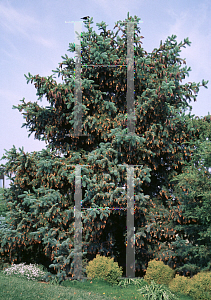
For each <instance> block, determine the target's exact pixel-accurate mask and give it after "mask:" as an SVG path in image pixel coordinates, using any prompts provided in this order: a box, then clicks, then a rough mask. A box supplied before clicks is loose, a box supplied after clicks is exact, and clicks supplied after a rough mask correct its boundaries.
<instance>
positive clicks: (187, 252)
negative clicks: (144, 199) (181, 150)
mask: <svg viewBox="0 0 211 300" xmlns="http://www.w3.org/2000/svg"><path fill="white" fill-rule="evenodd" d="M194 124H195V126H196V127H197V128H198V129H197V130H198V134H197V140H195V141H191V142H190V143H191V146H195V147H196V149H195V151H194V153H193V155H192V159H191V161H190V162H188V163H186V164H185V166H184V168H183V170H182V173H181V174H179V175H177V176H175V177H174V178H173V179H172V180H171V182H174V195H177V197H178V198H179V199H181V208H182V216H183V219H182V220H181V222H180V224H179V225H177V226H175V229H176V230H177V232H178V233H177V239H176V241H175V242H173V243H172V250H171V251H172V253H173V256H174V258H175V259H176V260H177V259H178V258H180V259H181V258H182V259H183V260H184V261H185V264H184V265H183V266H181V267H180V268H178V271H181V272H183V273H181V274H182V275H183V274H184V273H185V272H187V274H188V275H190V276H191V277H192V276H193V275H194V274H196V273H197V272H198V271H199V270H211V265H210V260H211V233H210V228H211V217H210V216H211V194H210V188H211V176H210V172H209V168H210V167H211V145H210V139H211V126H210V125H211V116H210V115H209V114H208V115H207V116H205V117H204V118H203V119H199V120H197V119H195V120H194ZM183 147H184V145H183Z"/></svg>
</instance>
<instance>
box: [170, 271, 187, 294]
mask: <svg viewBox="0 0 211 300" xmlns="http://www.w3.org/2000/svg"><path fill="white" fill-rule="evenodd" d="M190 280H191V278H187V277H185V276H180V275H179V274H176V276H175V278H173V279H172V280H171V281H170V283H169V289H170V290H171V291H172V292H180V293H182V294H189V291H190Z"/></svg>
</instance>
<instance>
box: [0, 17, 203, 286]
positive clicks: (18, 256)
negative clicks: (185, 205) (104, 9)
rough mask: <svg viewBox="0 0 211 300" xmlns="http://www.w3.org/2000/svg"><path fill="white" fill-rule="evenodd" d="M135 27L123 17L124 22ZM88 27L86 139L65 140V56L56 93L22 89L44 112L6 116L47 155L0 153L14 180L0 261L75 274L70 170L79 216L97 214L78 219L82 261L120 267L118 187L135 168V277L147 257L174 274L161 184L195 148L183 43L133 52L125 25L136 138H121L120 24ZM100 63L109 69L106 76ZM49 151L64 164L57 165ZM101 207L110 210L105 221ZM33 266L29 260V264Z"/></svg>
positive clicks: (167, 196)
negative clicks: (17, 120) (99, 258)
mask: <svg viewBox="0 0 211 300" xmlns="http://www.w3.org/2000/svg"><path fill="white" fill-rule="evenodd" d="M139 20H140V18H138V17H136V16H135V17H134V18H133V17H129V13H128V16H127V18H126V20H125V21H132V22H135V21H137V22H138V21H139ZM87 22H89V24H88V23H87ZM92 23H93V21H92V18H91V19H89V20H88V21H85V24H86V25H85V27H86V28H87V32H82V40H81V45H82V53H81V66H82V67H83V70H82V73H81V84H82V103H83V104H82V106H81V107H82V111H83V119H82V128H83V134H84V135H87V136H79V137H74V136H72V135H71V134H72V133H73V124H74V113H75V111H77V109H76V110H75V108H74V105H75V98H74V91H75V89H74V87H75V82H77V80H75V77H74V75H75V74H74V70H75V62H74V60H73V59H72V58H68V56H67V55H65V57H64V56H62V59H63V61H62V62H61V63H60V64H59V68H58V69H57V70H56V71H54V72H55V73H54V75H55V74H56V73H57V74H58V76H60V75H62V83H61V84H57V82H56V80H55V79H54V78H55V77H53V76H52V75H51V76H48V77H43V76H39V75H35V76H33V75H31V74H30V73H28V76H26V75H25V77H26V79H27V83H29V82H30V81H31V83H33V82H34V85H35V88H36V90H37V95H38V96H39V97H38V100H41V99H42V97H43V96H45V97H46V98H47V100H48V101H49V103H50V106H47V107H44V108H43V107H40V106H39V105H38V104H37V102H36V103H31V102H28V103H25V99H23V100H21V101H22V102H23V103H22V104H20V105H18V106H17V107H16V106H14V107H13V108H15V109H18V110H19V111H20V112H22V110H24V111H25V112H24V113H23V115H24V118H25V119H26V123H24V124H23V126H27V127H30V130H29V131H30V132H31V133H30V134H29V136H30V135H31V134H32V133H33V132H34V133H35V138H37V139H39V140H40V139H41V140H44V141H45V142H46V143H48V145H47V148H46V149H43V150H42V151H40V152H33V153H25V152H24V150H23V148H22V149H20V148H19V150H20V153H18V152H17V151H16V148H15V146H14V145H13V148H12V149H10V151H7V150H6V149H5V151H6V156H5V155H4V156H3V157H2V159H7V163H6V164H5V165H1V166H2V167H3V170H4V174H5V175H7V176H8V177H10V178H11V176H10V175H9V173H10V172H14V173H15V177H14V178H11V180H12V184H11V186H10V188H9V189H8V190H7V191H6V190H4V193H3V197H4V200H5V201H7V205H8V208H9V212H8V213H7V220H6V222H7V225H8V228H9V229H10V231H6V230H3V231H2V232H1V234H0V242H1V245H0V254H1V256H2V259H3V260H4V261H6V260H9V261H11V262H15V261H16V262H17V263H20V262H21V260H22V259H23V255H22V254H23V252H24V251H26V249H28V250H30V251H31V253H33V251H34V253H39V256H41V255H42V256H44V255H45V259H46V260H47V259H48V260H50V262H51V264H50V263H49V268H54V270H52V272H53V271H55V272H56V274H57V276H58V279H59V282H61V281H62V280H64V278H65V277H66V276H67V275H68V274H73V269H74V262H73V256H74V252H73V250H74V249H73V248H74V245H73V244H74V192H75V169H74V168H75V166H76V165H77V164H80V165H81V171H82V172H81V175H82V207H83V208H90V207H91V208H92V209H96V210H83V212H82V225H83V226H82V227H83V229H82V233H83V244H82V252H83V255H84V256H85V255H87V257H86V258H87V259H89V260H91V259H92V258H93V256H95V255H96V253H102V254H103V255H104V256H107V255H108V254H110V255H111V256H112V257H115V258H116V259H117V262H121V264H122V263H123V261H125V260H126V224H125V223H126V222H125V219H126V211H125V210H120V209H119V208H120V207H121V208H125V207H126V204H127V195H126V191H124V192H122V193H121V191H122V190H121V188H120V187H118V185H119V184H120V185H121V186H122V185H123V184H125V183H126V182H127V173H126V172H125V171H126V170H127V169H126V165H134V166H136V165H141V166H137V167H135V170H134V194H135V197H134V200H135V212H134V219H135V220H134V226H135V228H136V233H135V242H136V247H135V248H136V266H135V267H136V276H137V275H139V276H140V275H142V273H143V272H145V271H146V266H147V264H148V262H149V260H150V259H152V258H155V257H157V258H158V259H162V260H163V261H168V263H169V264H172V265H173V266H174V268H176V267H180V266H181V265H182V264H183V263H184V261H185V260H184V257H183V256H181V257H180V256H179V257H177V258H175V256H174V252H172V251H170V250H169V248H171V246H170V245H171V243H172V242H173V241H174V240H175V236H176V233H177V231H176V230H175V226H176V225H178V223H181V222H182V221H183V216H182V210H181V209H180V204H181V203H182V199H180V198H178V197H176V198H175V199H173V197H172V193H173V184H171V183H170V180H171V179H172V178H173V177H174V176H176V175H178V174H181V173H182V170H183V166H184V165H185V163H186V162H189V161H190V160H191V158H192V153H193V152H194V150H195V149H194V146H192V147H191V146H190V145H188V143H189V142H192V145H194V144H196V141H197V139H198V138H199V134H200V130H199V129H198V127H197V126H196V124H195V123H194V118H193V116H191V115H190V113H189V115H185V113H184V111H185V110H186V109H187V108H188V107H189V108H191V106H189V105H188V103H187V99H189V100H191V98H193V99H194V101H195V100H196V96H195V95H192V92H194V93H195V94H197V93H198V91H199V86H200V84H199V83H198V84H196V83H186V84H185V85H182V84H180V82H182V79H184V78H185V76H186V75H189V71H190V68H188V69H187V67H184V68H181V64H182V62H183V63H185V64H186V62H185V60H183V59H181V58H179V57H178V56H179V52H181V50H180V49H181V48H182V47H185V46H186V45H189V46H190V42H189V40H188V38H186V39H184V42H181V43H179V44H177V41H176V39H175V38H176V36H175V35H172V36H171V37H168V38H167V39H166V41H165V43H164V44H163V45H162V43H161V44H160V46H159V48H158V49H157V48H155V49H154V50H153V51H152V53H147V52H146V51H144V50H143V48H142V47H141V41H140V39H141V38H143V37H140V36H139V35H138V33H140V30H139V29H140V28H139V27H138V25H137V24H135V25H134V31H135V32H134V69H135V72H134V99H135V117H136V128H135V133H136V135H130V134H129V135H127V124H126V122H125V121H126V120H127V115H126V109H127V102H126V93H127V80H126V78H127V76H126V75H127V68H124V67H120V66H118V65H123V64H124V65H125V63H126V58H127V46H126V45H127V31H126V29H127V28H126V26H127V25H126V23H123V25H122V23H121V22H120V21H118V22H117V23H116V24H115V27H114V28H118V30H117V32H113V31H111V30H107V28H106V27H107V25H106V24H105V23H104V22H101V23H100V24H97V26H98V28H99V29H100V30H101V32H100V34H97V33H96V32H95V31H93V28H92V27H91V24H92ZM120 31H122V33H123V35H122V37H121V38H120V37H119V36H118V33H119V32H120ZM74 50H75V45H74V43H70V47H69V50H68V51H70V52H73V51H74ZM87 64H88V65H97V64H101V66H96V67H94V68H93V67H90V66H85V65H87ZM102 64H103V65H105V64H107V65H114V64H116V65H117V66H116V67H115V68H111V67H108V68H105V67H104V66H102ZM207 82H208V81H207ZM207 82H205V81H204V80H202V85H201V86H205V87H206V84H207ZM76 115H77V113H76ZM23 126H22V127H23ZM57 151H59V152H60V154H63V155H64V156H63V157H60V156H58V153H57ZM120 164H121V165H123V166H120ZM70 165H71V166H70ZM82 165H84V166H82ZM85 165H86V166H85ZM102 207H110V208H111V207H112V208H113V210H109V211H108V212H107V211H104V210H102V209H101V208H102ZM36 250H37V252H36ZM40 259H41V258H40V257H35V258H34V260H35V261H36V262H37V263H40ZM206 262H207V261H206ZM52 272H51V273H52ZM137 273H139V274H137ZM48 276H49V274H48Z"/></svg>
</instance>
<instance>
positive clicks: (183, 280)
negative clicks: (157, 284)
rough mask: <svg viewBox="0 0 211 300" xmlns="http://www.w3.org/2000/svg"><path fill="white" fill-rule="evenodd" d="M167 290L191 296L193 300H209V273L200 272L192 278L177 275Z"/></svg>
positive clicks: (210, 276)
mask: <svg viewBox="0 0 211 300" xmlns="http://www.w3.org/2000/svg"><path fill="white" fill-rule="evenodd" d="M169 289H170V290H171V291H173V292H180V293H182V294H186V295H189V296H191V297H192V298H193V299H194V300H210V299H211V272H200V273H198V274H196V275H194V276H193V277H192V278H187V277H184V276H179V275H178V274H177V275H176V276H175V278H174V279H173V280H172V281H171V282H170V284H169Z"/></svg>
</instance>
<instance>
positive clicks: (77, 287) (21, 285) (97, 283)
mask: <svg viewBox="0 0 211 300" xmlns="http://www.w3.org/2000/svg"><path fill="white" fill-rule="evenodd" d="M144 285H146V282H144V280H143V285H142V286H144ZM140 288H141V286H139V287H137V286H130V285H128V286H127V287H125V288H123V287H119V286H113V287H112V286H111V285H109V284H108V283H106V282H105V281H102V280H97V279H95V280H94V279H93V280H86V281H84V282H78V281H69V280H66V281H64V282H62V284H61V285H58V284H55V285H53V284H52V283H45V282H39V281H37V280H36V279H35V280H34V281H32V280H28V279H27V278H20V277H18V276H17V275H5V274H3V272H2V271H1V272H0V299H2V300H4V299H5V300H9V299H11V300H13V299H16V300H19V299H21V300H25V299H33V298H34V299H43V300H45V299H46V300H51V299H52V300H54V299H62V300H70V299H71V300H75V299H83V300H85V299H92V300H95V299H122V300H123V299H124V300H127V299H128V300H129V299H137V300H139V299H142V300H143V299H146V296H145V297H143V296H142V295H141V294H139V292H138V291H137V289H140ZM174 294H175V295H176V296H177V297H178V299H181V300H192V298H191V297H189V296H185V295H181V294H176V293H174ZM157 299H158V298H157Z"/></svg>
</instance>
